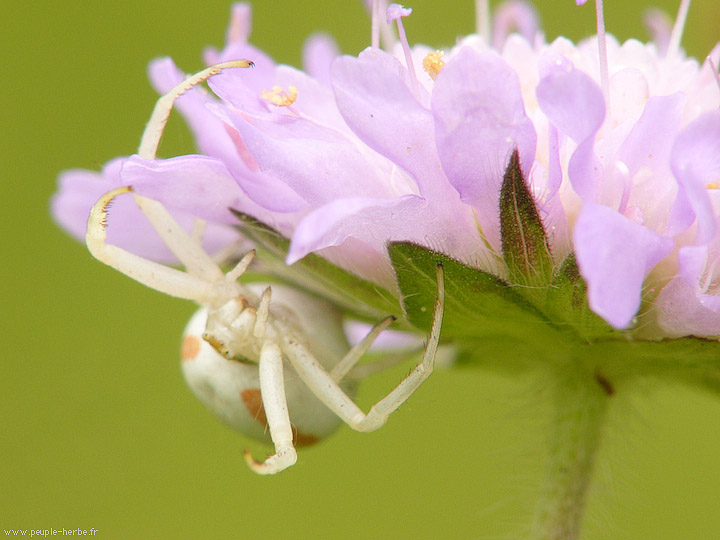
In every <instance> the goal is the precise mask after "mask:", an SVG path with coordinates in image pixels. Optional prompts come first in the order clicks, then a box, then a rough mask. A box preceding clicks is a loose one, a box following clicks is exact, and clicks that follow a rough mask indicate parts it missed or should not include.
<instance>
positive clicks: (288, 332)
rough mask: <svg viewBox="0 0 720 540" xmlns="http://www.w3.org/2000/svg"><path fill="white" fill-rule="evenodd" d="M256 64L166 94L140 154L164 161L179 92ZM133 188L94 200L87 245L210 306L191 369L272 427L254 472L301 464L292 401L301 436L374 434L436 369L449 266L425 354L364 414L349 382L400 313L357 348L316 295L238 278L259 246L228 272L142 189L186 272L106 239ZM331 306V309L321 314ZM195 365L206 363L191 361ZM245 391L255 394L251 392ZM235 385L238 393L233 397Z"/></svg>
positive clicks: (197, 323)
mask: <svg viewBox="0 0 720 540" xmlns="http://www.w3.org/2000/svg"><path fill="white" fill-rule="evenodd" d="M250 65H252V62H249V61H247V60H240V61H236V62H227V63H224V64H218V65H216V66H212V67H210V68H208V69H206V70H204V71H201V72H199V73H197V74H196V75H193V76H191V77H189V78H188V79H186V80H185V81H184V82H183V83H181V84H179V85H178V86H176V87H175V88H174V89H172V90H171V91H170V92H169V93H168V94H167V95H165V96H163V97H161V98H160V99H159V100H158V102H157V105H156V106H155V109H154V111H153V114H152V116H151V118H150V121H149V122H148V125H147V127H146V129H145V132H144V133H143V137H142V140H141V143H140V149H139V150H138V155H140V157H143V158H145V159H155V157H156V153H157V147H158V145H159V141H160V138H161V136H162V132H163V130H164V127H165V124H166V123H167V120H168V117H169V114H170V111H171V109H172V107H173V104H174V101H175V100H176V99H177V98H178V97H179V96H180V95H182V94H183V93H184V92H186V91H187V90H188V89H190V88H191V87H193V86H194V85H196V84H198V83H200V82H202V81H204V80H206V79H207V78H209V77H210V76H212V75H214V74H216V73H219V72H220V71H221V70H222V69H225V68H228V67H248V66H250ZM130 192H132V188H131V187H129V186H127V187H122V188H118V189H115V190H113V191H111V192H109V193H107V194H105V195H104V196H103V197H101V198H100V200H99V201H98V202H97V203H96V204H95V206H94V207H93V208H92V210H91V213H90V218H89V220H88V229H87V236H86V242H87V246H88V248H89V250H90V252H91V253H92V254H93V256H95V257H96V258H97V259H99V260H100V261H102V262H104V263H105V264H107V265H109V266H111V267H113V268H115V269H116V270H119V271H120V272H123V273H124V274H126V275H128V276H129V277H131V278H133V279H135V280H136V281H139V282H140V283H143V284H145V285H147V286H149V287H152V288H154V289H156V290H159V291H161V292H164V293H166V294H169V295H172V296H177V297H179V298H186V299H189V300H194V301H195V302H197V303H198V304H200V305H201V306H202V308H201V310H200V311H199V312H198V313H196V314H195V315H194V316H193V318H192V319H191V321H190V323H189V324H188V327H187V328H186V331H185V342H184V346H183V358H184V359H185V360H191V361H190V362H184V363H183V364H184V371H185V373H186V377H187V379H188V381H189V383H190V386H191V387H192V388H193V390H194V391H195V393H196V394H198V395H199V397H200V398H201V400H203V401H204V402H205V403H206V404H207V405H209V406H210V408H211V409H213V410H214V411H215V412H216V413H217V414H219V415H220V416H221V417H223V418H224V419H225V420H226V421H228V422H229V423H230V424H232V425H234V426H235V427H237V428H239V429H240V430H241V431H244V432H246V433H248V434H250V435H253V434H255V435H257V430H258V429H259V427H264V426H260V425H259V424H261V423H262V424H264V423H267V427H268V429H269V431H270V438H271V439H272V442H273V444H274V446H275V453H274V454H273V455H271V456H270V457H268V458H267V459H266V460H265V461H264V462H262V463H259V462H256V461H255V460H254V459H253V458H252V456H250V455H249V453H248V452H247V451H246V453H245V458H246V460H247V462H248V464H249V465H250V467H251V468H252V470H254V471H255V472H257V473H260V474H274V473H277V472H279V471H282V470H284V469H286V468H287V467H290V466H292V465H293V464H294V463H295V462H296V460H297V454H296V451H295V447H294V445H293V428H292V423H291V420H290V414H289V412H288V406H290V407H291V408H292V409H293V419H294V420H295V422H296V424H298V427H300V428H302V431H300V430H298V431H297V432H296V437H297V438H298V439H299V437H300V435H303V436H305V437H316V438H320V437H322V436H324V435H326V434H328V433H329V432H331V431H332V430H333V429H334V428H335V427H336V425H337V424H338V423H339V422H340V421H343V422H345V423H346V424H348V425H349V426H350V427H351V428H353V429H355V430H358V431H374V430H376V429H378V428H380V427H381V426H382V425H383V424H384V423H385V421H386V420H387V417H388V416H389V415H390V414H391V413H392V412H394V411H395V410H396V409H397V408H398V407H400V405H402V404H403V403H404V402H405V400H407V399H408V398H409V397H410V395H411V394H412V393H413V392H414V391H415V390H416V389H417V388H418V387H419V386H420V385H421V384H422V383H423V382H424V381H425V379H426V378H427V377H428V376H429V375H430V373H431V372H432V369H433V365H434V361H435V355H436V352H437V347H438V342H439V339H440V328H441V325H442V316H443V309H444V286H443V272H442V267H441V266H438V267H437V284H438V297H437V301H436V303H435V309H434V314H433V323H432V328H431V331H430V336H429V338H428V341H427V345H426V347H425V350H424V352H423V358H422V361H421V362H420V363H419V364H418V365H417V366H416V367H415V369H413V371H412V372H411V373H410V374H409V375H408V376H407V377H406V378H405V379H404V380H403V381H402V382H401V383H400V384H399V385H398V386H397V387H396V388H395V389H393V390H392V391H391V392H390V393H389V394H388V395H387V396H385V397H384V398H382V399H381V400H380V401H378V402H377V403H376V404H375V405H374V406H373V407H372V408H371V409H370V411H369V412H368V413H367V414H365V413H363V412H362V410H360V408H359V407H358V406H357V405H355V403H354V402H353V401H352V399H351V398H350V397H349V396H348V393H347V391H346V390H348V389H349V386H352V383H351V382H348V381H346V382H345V383H341V381H342V380H343V379H344V378H345V377H346V375H347V374H348V373H349V372H350V371H351V370H352V368H353V366H355V364H356V363H357V362H358V360H359V359H360V358H361V356H362V355H363V354H364V353H365V351H366V350H367V349H368V348H369V347H370V345H371V344H372V342H373V341H374V339H375V338H376V337H377V336H378V334H380V332H382V331H383V330H384V329H385V328H387V327H388V326H389V325H390V324H391V323H392V321H393V320H394V318H393V317H388V318H386V319H384V320H383V321H381V322H380V323H378V324H377V325H376V326H375V327H374V328H373V329H372V330H371V331H370V333H369V334H368V336H367V337H366V338H365V339H364V340H363V341H362V342H361V343H359V344H358V345H356V346H355V347H353V348H350V349H349V350H348V346H347V343H346V342H345V341H344V335H343V334H342V328H341V327H340V326H339V323H340V317H339V315H337V314H334V313H332V312H330V311H328V308H327V305H325V306H324V308H322V309H319V311H318V312H317V313H314V314H311V312H310V311H311V309H312V302H311V301H310V300H309V299H307V298H305V297H298V294H300V293H297V292H296V291H295V292H294V293H293V292H292V291H287V290H285V289H282V288H280V287H275V291H276V292H281V293H282V295H283V296H285V297H286V299H285V301H284V302H281V303H277V304H276V303H273V304H272V305H271V295H272V294H273V292H272V291H271V288H270V287H267V288H266V289H265V290H264V292H263V293H262V294H261V295H260V296H258V295H257V294H256V293H254V292H253V291H252V290H250V288H249V287H247V286H245V285H242V284H240V283H239V282H238V281H237V279H238V277H240V275H242V273H243V272H244V271H245V270H246V269H247V267H248V265H249V264H250V262H251V260H252V258H253V256H254V252H253V251H251V252H249V253H247V254H246V255H245V256H244V257H243V258H242V259H241V260H240V262H239V263H238V264H237V265H236V266H235V267H234V268H233V269H232V270H230V271H229V272H228V273H227V274H223V272H222V270H221V269H220V267H219V266H218V265H217V263H215V262H214V260H213V259H212V258H211V257H210V256H209V255H208V254H207V253H205V251H204V250H203V249H202V245H201V242H200V238H199V236H200V234H198V233H197V232H196V231H195V232H194V233H193V235H192V236H190V235H188V234H187V233H186V232H185V231H184V230H183V229H182V228H181V227H180V226H179V225H178V224H177V222H176V221H175V220H174V219H173V218H172V216H171V215H170V214H169V212H168V211H167V210H166V209H165V207H164V206H163V205H162V204H160V203H159V202H157V201H153V200H150V199H146V198H144V197H140V196H137V195H135V200H136V202H137V204H138V205H139V207H140V208H141V210H142V211H143V213H144V214H145V215H146V216H147V218H148V219H149V220H150V222H151V223H152V225H153V227H154V228H155V230H156V231H157V232H158V234H159V235H160V236H161V238H162V239H163V241H164V242H165V244H167V246H168V248H170V250H171V251H172V252H173V253H174V254H175V256H176V257H177V258H178V259H179V260H180V262H181V263H182V264H183V265H184V266H185V269H186V272H183V271H180V270H177V269H175V268H171V267H168V266H164V265H162V264H159V263H156V262H154V261H150V260H147V259H143V258H142V257H139V256H137V255H134V254H133V253H130V252H128V251H125V250H123V249H121V248H119V247H117V246H113V245H110V244H107V243H106V238H107V234H106V230H105V228H106V221H107V213H108V205H109V204H110V202H111V201H112V200H113V199H114V198H115V197H117V196H119V195H121V194H123V193H130ZM293 294H294V295H295V297H294V298H295V299H294V300H293V299H292V298H291V297H292V295H293ZM298 298H301V299H298ZM281 300H282V299H281ZM323 309H324V311H325V315H319V314H318V313H322V312H323ZM316 311H317V310H316ZM321 317H322V318H321ZM341 335H342V338H341V337H340V336H341ZM201 337H202V339H199V338H201ZM338 359H339V361H338ZM243 362H247V364H244V363H243ZM194 363H197V365H195V366H192V364H194ZM245 390H252V391H253V392H252V393H247V392H246V393H245V394H244V396H243V392H244V391H245ZM234 391H235V392H236V394H235V396H232V393H233V392H234ZM237 391H239V394H240V395H239V400H238V395H237ZM258 392H259V393H258ZM258 397H259V398H260V399H261V403H262V408H260V406H259V403H260V401H259V400H258ZM318 401H319V402H321V403H322V405H323V406H320V403H318ZM261 411H262V413H264V415H265V418H264V419H263V418H260V419H259V420H261V422H258V419H257V418H252V419H251V421H248V418H249V417H243V418H241V416H242V414H244V412H248V413H253V414H254V415H258V414H261ZM301 417H303V418H306V419H307V420H305V419H303V420H302V424H303V425H300V423H301V422H300V420H299V418H301ZM305 424H307V427H306V425H305ZM306 430H307V431H306ZM298 432H299V434H297V433H298ZM298 442H300V441H299V440H298ZM306 442H307V441H306Z"/></svg>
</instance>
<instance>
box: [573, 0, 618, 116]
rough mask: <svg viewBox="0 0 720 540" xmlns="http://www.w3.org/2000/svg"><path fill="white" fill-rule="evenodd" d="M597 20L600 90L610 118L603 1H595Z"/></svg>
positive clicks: (577, 0) (579, 1)
mask: <svg viewBox="0 0 720 540" xmlns="http://www.w3.org/2000/svg"><path fill="white" fill-rule="evenodd" d="M586 2H587V0H575V4H576V5H578V6H582V5H584V4H585V3H586ZM595 20H596V27H597V45H598V56H599V60H600V88H601V89H602V93H603V97H604V98H605V104H606V107H607V108H608V111H607V116H608V117H609V116H610V111H609V108H610V100H609V95H610V90H609V88H610V76H609V70H608V57H607V39H606V33H605V11H604V10H603V1H602V0H595Z"/></svg>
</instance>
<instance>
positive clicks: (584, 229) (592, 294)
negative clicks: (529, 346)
mask: <svg viewBox="0 0 720 540" xmlns="http://www.w3.org/2000/svg"><path fill="white" fill-rule="evenodd" d="M573 244H574V247H575V256H576V257H577V262H578V266H579V268H580V272H581V274H582V276H583V278H585V281H587V284H588V301H589V304H590V308H591V309H592V310H593V311H594V312H595V313H597V314H598V315H600V316H601V317H602V318H603V319H605V320H606V321H607V322H608V323H610V324H611V325H612V326H614V327H615V328H626V327H627V326H628V325H629V324H630V323H631V321H632V319H633V317H634V316H635V314H636V313H637V311H638V309H639V308H640V297H641V293H642V284H643V280H644V279H645V276H647V274H648V273H649V271H650V270H651V269H652V268H653V266H655V265H656V264H657V263H658V262H660V261H661V260H662V259H663V258H664V257H666V256H667V255H668V254H669V253H670V251H672V248H673V241H672V239H670V238H667V237H664V236H661V235H659V234H657V233H655V232H653V231H650V230H649V229H646V228H645V227H642V226H641V225H638V224H636V223H633V222H632V221H630V220H629V219H627V218H626V217H624V216H622V215H621V214H618V213H617V212H615V211H614V210H611V209H610V208H607V207H605V206H600V205H597V204H594V203H585V204H584V205H583V209H582V212H581V213H580V216H579V217H578V220H577V223H576V224H575V230H574V233H573Z"/></svg>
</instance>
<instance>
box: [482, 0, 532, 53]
mask: <svg viewBox="0 0 720 540" xmlns="http://www.w3.org/2000/svg"><path fill="white" fill-rule="evenodd" d="M538 28H539V17H538V14H537V11H535V8H534V7H533V6H532V5H531V4H529V3H527V2H524V1H522V0H509V1H508V2H503V3H502V4H500V6H498V8H497V9H496V10H495V16H494V17H493V30H492V38H493V47H494V48H495V49H496V50H498V51H499V50H501V49H502V46H503V43H505V40H506V39H507V37H508V35H509V34H510V33H511V32H517V33H519V34H521V35H522V36H523V37H524V38H525V39H527V40H528V41H532V40H533V39H534V38H535V35H536V34H537V32H538Z"/></svg>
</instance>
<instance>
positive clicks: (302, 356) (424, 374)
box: [275, 264, 445, 431]
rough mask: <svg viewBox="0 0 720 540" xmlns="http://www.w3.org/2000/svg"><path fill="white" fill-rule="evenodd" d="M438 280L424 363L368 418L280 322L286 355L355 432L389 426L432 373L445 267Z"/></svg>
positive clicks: (437, 270)
mask: <svg viewBox="0 0 720 540" xmlns="http://www.w3.org/2000/svg"><path fill="white" fill-rule="evenodd" d="M436 278H437V289H438V296H437V301H436V302H435V310H434V312H433V323H432V328H431V330H430V336H429V337H428V341H427V345H426V346H425V351H424V352H423V357H422V361H421V362H420V363H419V364H418V365H417V366H416V367H415V369H413V371H412V372H410V374H409V375H408V376H407V377H406V378H405V379H404V380H403V381H402V382H401V383H400V384H399V385H398V386H397V387H396V388H395V389H394V390H392V391H391V392H390V393H389V394H388V395H387V396H385V397H384V398H383V399H381V400H380V401H378V402H377V403H376V404H375V405H373V407H372V408H371V409H370V411H369V412H368V413H367V414H365V413H363V411H362V410H360V408H359V407H358V406H357V405H356V404H355V403H354V402H353V401H352V399H350V397H348V395H347V394H346V393H345V392H344V391H343V389H342V388H340V386H339V385H338V384H337V382H336V380H335V378H334V377H333V375H332V374H330V373H328V372H327V371H325V369H323V367H322V366H321V365H320V363H319V362H318V361H317V360H316V359H315V358H314V357H313V355H312V354H310V352H309V351H308V350H307V349H306V348H305V347H304V346H303V345H302V343H300V341H299V340H297V339H296V338H295V337H294V335H293V333H292V331H290V329H289V328H286V327H285V325H284V324H283V323H282V321H276V323H275V326H276V327H277V329H278V331H279V334H280V338H281V339H282V344H283V352H285V354H286V355H287V357H288V359H289V360H290V362H291V363H292V365H293V367H294V368H295V371H297V373H298V375H299V376H300V378H301V379H302V380H303V382H305V384H306V385H307V386H308V387H309V388H310V390H311V391H312V392H313V394H315V396H317V398H318V399H320V400H321V401H322V402H323V403H325V405H326V406H327V407H328V408H329V409H330V410H332V411H333V412H334V413H335V414H336V415H338V416H339V417H340V418H341V419H342V420H343V421H344V422H345V423H346V424H348V425H349V426H350V427H351V428H353V429H355V430H357V431H374V430H376V429H379V428H380V427H381V426H382V425H383V424H384V423H385V422H386V420H387V418H388V416H390V414H392V413H393V412H395V411H396V410H397V409H398V408H399V407H400V405H402V404H403V403H405V401H406V400H407V399H408V398H409V397H410V396H411V395H412V393H413V392H415V390H417V389H418V388H419V387H420V385H421V384H422V383H423V382H424V381H425V379H427V378H428V377H429V376H430V374H431V373H432V371H433V367H434V363H435V355H436V353H437V348H438V343H439V341H440V330H441V327H442V319H443V312H444V308H445V285H444V278H443V268H442V265H441V264H438V265H437V268H436ZM381 324H382V323H381ZM363 343H365V342H363ZM367 345H369V343H368V344H367ZM342 363H343V362H341V364H342Z"/></svg>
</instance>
